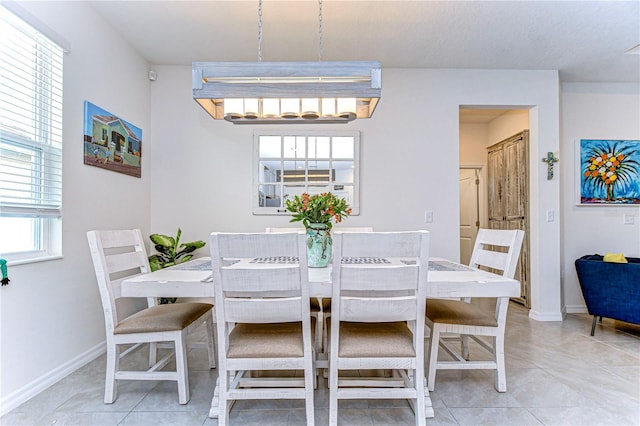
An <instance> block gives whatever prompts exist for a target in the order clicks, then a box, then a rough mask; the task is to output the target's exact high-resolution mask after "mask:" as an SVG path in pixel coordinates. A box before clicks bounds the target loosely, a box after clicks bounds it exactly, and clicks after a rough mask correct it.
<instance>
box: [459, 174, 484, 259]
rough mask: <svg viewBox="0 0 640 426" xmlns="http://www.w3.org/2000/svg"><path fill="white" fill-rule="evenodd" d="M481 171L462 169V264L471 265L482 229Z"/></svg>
mask: <svg viewBox="0 0 640 426" xmlns="http://www.w3.org/2000/svg"><path fill="white" fill-rule="evenodd" d="M479 186H480V169H476V168H461V169H460V263H463V264H465V265H468V264H469V260H471V252H472V251H473V245H474V244H475V242H476V235H477V234H478V228H479V227H480V194H479Z"/></svg>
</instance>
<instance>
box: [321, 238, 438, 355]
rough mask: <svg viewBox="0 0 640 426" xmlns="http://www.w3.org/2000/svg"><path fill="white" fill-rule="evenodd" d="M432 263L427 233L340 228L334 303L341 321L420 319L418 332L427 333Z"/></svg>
mask: <svg viewBox="0 0 640 426" xmlns="http://www.w3.org/2000/svg"><path fill="white" fill-rule="evenodd" d="M383 262H389V263H383ZM428 262H429V233H428V232H427V231H415V232H364V233H350V232H345V233H342V232H336V233H335V234H334V236H333V271H332V283H333V297H332V301H331V304H332V307H331V309H332V312H339V318H338V319H336V320H339V321H352V322H395V321H415V329H416V334H421V335H422V336H423V335H424V315H425V301H426V290H427V271H428ZM332 317H333V315H332ZM334 319H335V317H334ZM420 345H422V343H420Z"/></svg>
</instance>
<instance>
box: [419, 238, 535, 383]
mask: <svg viewBox="0 0 640 426" xmlns="http://www.w3.org/2000/svg"><path fill="white" fill-rule="evenodd" d="M523 238H524V231H521V230H499V229H480V230H479V231H478V236H477V238H476V242H475V245H474V249H473V253H472V255H471V261H470V262H469V266H471V267H473V268H484V269H487V268H489V269H490V270H491V271H492V272H496V270H497V271H499V272H496V273H502V275H503V276H506V277H509V278H513V276H514V274H515V271H516V267H517V265H518V257H519V255H520V248H521V246H522V239H523ZM479 285H481V284H479ZM508 307H509V298H508V297H501V298H497V300H496V305H495V311H489V310H487V309H485V308H483V306H481V305H480V304H473V303H471V300H470V299H465V300H444V299H429V300H427V319H426V323H427V326H428V327H429V328H430V329H431V338H430V340H429V349H428V354H427V366H428V367H427V368H428V374H427V386H428V388H429V390H430V391H433V390H434V388H435V384H436V370H462V369H483V370H487V369H489V370H496V371H495V387H496V390H498V392H506V391H507V377H506V371H505V362H504V332H505V326H506V321H507V309H508ZM443 333H455V334H456V335H459V336H460V338H459V339H457V340H458V341H460V344H461V348H460V349H461V350H460V351H457V350H455V349H454V348H453V347H452V345H451V344H450V342H448V341H447V340H449V339H445V338H443V335H442V334H443ZM477 336H489V337H491V344H487V342H486V341H485V340H483V339H480V338H478V337H477ZM469 338H472V339H473V340H474V341H476V342H477V343H478V344H479V345H480V346H481V347H483V348H484V349H486V350H487V351H489V352H490V353H491V354H492V359H491V360H486V361H481V360H469ZM438 346H441V347H442V348H443V349H444V350H445V352H447V353H448V354H449V355H450V356H451V357H453V358H454V361H439V360H438Z"/></svg>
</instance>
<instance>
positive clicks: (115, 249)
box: [87, 229, 215, 404]
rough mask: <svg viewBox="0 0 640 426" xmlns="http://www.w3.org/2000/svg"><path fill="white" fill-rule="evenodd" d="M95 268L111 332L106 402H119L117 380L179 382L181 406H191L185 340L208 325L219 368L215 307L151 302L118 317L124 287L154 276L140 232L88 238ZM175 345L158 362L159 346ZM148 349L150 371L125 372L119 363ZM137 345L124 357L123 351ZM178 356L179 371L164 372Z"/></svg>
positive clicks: (101, 233) (92, 234) (95, 233)
mask: <svg viewBox="0 0 640 426" xmlns="http://www.w3.org/2000/svg"><path fill="white" fill-rule="evenodd" d="M87 239H88V240H89V247H90V249H91V257H92V259H93V267H94V269H95V272H96V278H97V280H98V287H99V289H100V298H101V299H102V307H103V309H104V322H105V328H106V332H107V370H106V380H105V392H104V402H105V403H106V404H111V403H113V402H114V401H115V399H116V397H117V383H118V380H175V381H177V382H178V401H179V403H180V404H186V403H187V402H189V375H188V367H187V343H186V336H187V335H188V334H189V333H191V332H192V331H193V330H195V329H196V328H197V327H199V326H200V325H202V324H203V323H204V324H206V328H207V348H208V350H209V367H210V368H215V350H214V344H213V316H212V313H211V309H212V308H213V305H211V304H208V303H176V304H166V305H156V301H155V299H154V298H148V299H147V301H148V308H145V309H143V310H141V311H138V312H136V313H134V314H133V315H130V316H128V317H126V318H124V319H121V318H120V317H119V316H118V309H117V308H118V299H119V298H120V297H121V282H122V280H123V279H124V278H127V277H130V276H131V275H135V274H138V273H146V272H150V268H149V261H148V258H147V252H146V250H145V248H144V243H143V240H142V234H141V233H140V230H138V229H134V230H118V231H89V232H87ZM160 342H173V346H174V348H175V350H174V351H171V352H170V353H169V354H168V355H167V356H165V357H163V358H162V359H160V360H159V361H156V360H157V345H156V344H157V343H160ZM142 343H149V344H150V353H149V369H148V370H146V371H138V370H136V371H123V370H121V369H120V358H121V357H124V356H125V355H127V354H128V353H130V351H132V350H133V349H136V348H137V347H138V346H137V345H139V344H142ZM132 344H133V345H134V346H133V347H130V348H129V349H127V350H126V351H124V352H122V353H121V346H122V345H132ZM174 355H175V361H176V370H175V371H161V369H162V368H163V367H164V366H166V365H167V364H168V363H169V361H171V359H172V358H173V356H174Z"/></svg>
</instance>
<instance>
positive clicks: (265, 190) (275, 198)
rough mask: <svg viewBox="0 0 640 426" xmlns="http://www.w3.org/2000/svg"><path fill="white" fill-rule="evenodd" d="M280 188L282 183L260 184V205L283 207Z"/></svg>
mask: <svg viewBox="0 0 640 426" xmlns="http://www.w3.org/2000/svg"><path fill="white" fill-rule="evenodd" d="M280 188H281V186H280V185H260V186H259V187H258V197H259V200H258V203H259V205H260V207H282V203H281V197H280Z"/></svg>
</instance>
